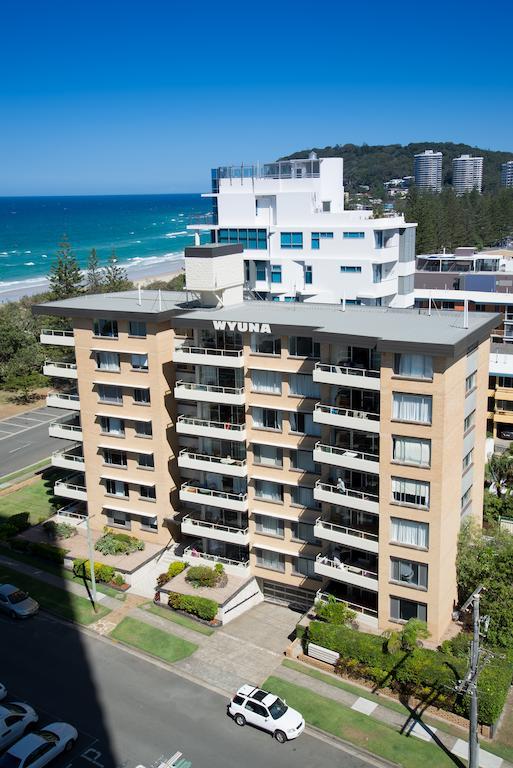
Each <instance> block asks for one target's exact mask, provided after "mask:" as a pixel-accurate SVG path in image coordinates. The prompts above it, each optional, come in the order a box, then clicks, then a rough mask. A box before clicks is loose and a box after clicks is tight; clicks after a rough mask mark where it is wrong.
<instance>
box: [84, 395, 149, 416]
mask: <svg viewBox="0 0 513 768" xmlns="http://www.w3.org/2000/svg"><path fill="white" fill-rule="evenodd" d="M139 389H141V387H139ZM144 389H145V387H144ZM94 415H95V416H103V417H105V418H108V419H121V420H122V421H145V422H150V421H151V419H143V418H142V417H141V416H124V415H123V416H121V415H119V411H117V412H116V413H104V412H103V411H97V412H96V413H95V414H94Z"/></svg>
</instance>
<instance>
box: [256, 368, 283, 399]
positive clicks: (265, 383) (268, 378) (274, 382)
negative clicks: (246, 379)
mask: <svg viewBox="0 0 513 768" xmlns="http://www.w3.org/2000/svg"><path fill="white" fill-rule="evenodd" d="M251 387H252V389H253V391H254V392H264V393H265V394H268V395H281V373H279V372H276V371H251Z"/></svg>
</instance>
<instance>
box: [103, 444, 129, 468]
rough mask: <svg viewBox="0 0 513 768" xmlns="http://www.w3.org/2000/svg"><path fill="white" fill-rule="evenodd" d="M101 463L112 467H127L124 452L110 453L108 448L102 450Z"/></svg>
mask: <svg viewBox="0 0 513 768" xmlns="http://www.w3.org/2000/svg"><path fill="white" fill-rule="evenodd" d="M103 461H104V463H105V464H110V465H111V466H113V467H126V466H127V460H126V453H125V451H112V450H111V449H110V448H104V449H103Z"/></svg>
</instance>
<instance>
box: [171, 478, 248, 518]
mask: <svg viewBox="0 0 513 768" xmlns="http://www.w3.org/2000/svg"><path fill="white" fill-rule="evenodd" d="M180 501H185V502H189V503H191V504H208V506H209V507H220V508H221V509H233V510H235V511H236V512H247V511H248V494H247V493H229V492H227V491H216V490H212V489H210V488H202V487H200V486H197V485H192V483H189V482H186V483H182V486H181V488H180Z"/></svg>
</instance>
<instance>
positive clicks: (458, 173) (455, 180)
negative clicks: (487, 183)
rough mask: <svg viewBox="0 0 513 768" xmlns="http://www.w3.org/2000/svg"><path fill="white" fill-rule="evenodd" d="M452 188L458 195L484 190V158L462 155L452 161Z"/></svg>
mask: <svg viewBox="0 0 513 768" xmlns="http://www.w3.org/2000/svg"><path fill="white" fill-rule="evenodd" d="M452 186H453V189H454V191H455V192H456V194H457V195H463V194H465V192H472V190H473V189H477V191H478V192H481V190H482V188H483V158H482V157H472V155H460V156H459V157H455V158H454V160H453V161H452Z"/></svg>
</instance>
